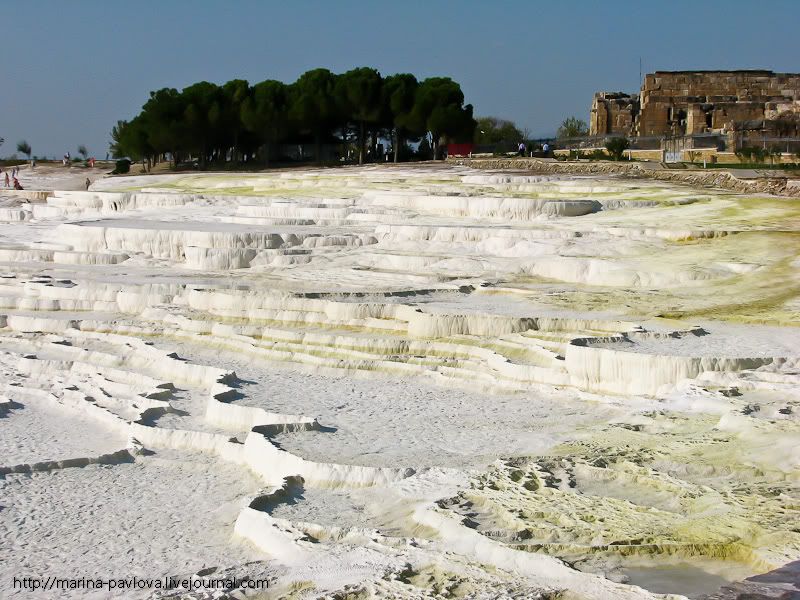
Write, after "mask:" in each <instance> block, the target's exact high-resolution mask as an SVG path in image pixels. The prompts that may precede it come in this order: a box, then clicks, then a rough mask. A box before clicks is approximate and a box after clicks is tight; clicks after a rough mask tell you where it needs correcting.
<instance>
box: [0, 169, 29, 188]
mask: <svg viewBox="0 0 800 600" xmlns="http://www.w3.org/2000/svg"><path fill="white" fill-rule="evenodd" d="M2 171H3V169H0V172H2ZM17 175H19V167H12V168H11V177H9V175H8V171H6V172H5V177H4V180H5V187H6V189H8V188H10V187H12V185H13V187H14V189H15V190H21V189H24V188H23V187H22V185H21V184H20V182H19V179H17Z"/></svg>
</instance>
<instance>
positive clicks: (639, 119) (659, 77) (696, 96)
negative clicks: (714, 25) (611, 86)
mask: <svg viewBox="0 0 800 600" xmlns="http://www.w3.org/2000/svg"><path fill="white" fill-rule="evenodd" d="M786 111H793V112H800V74H798V73H773V72H772V71H656V72H655V73H652V74H648V75H647V76H645V79H644V83H643V84H642V89H641V93H640V95H639V96H638V97H637V96H629V95H627V94H623V93H608V92H599V93H597V94H595V96H594V100H593V102H592V113H591V115H592V116H591V127H590V133H591V134H593V135H604V134H620V135H636V136H663V135H685V134H697V133H704V132H709V131H717V132H720V131H721V130H723V129H724V128H726V126H728V125H729V124H731V123H740V122H745V121H753V120H759V119H774V118H776V117H777V116H778V115H779V114H782V113H784V112H786Z"/></svg>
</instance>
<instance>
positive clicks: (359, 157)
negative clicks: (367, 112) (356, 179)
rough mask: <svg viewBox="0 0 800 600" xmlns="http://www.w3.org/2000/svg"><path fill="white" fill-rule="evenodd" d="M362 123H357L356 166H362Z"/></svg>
mask: <svg viewBox="0 0 800 600" xmlns="http://www.w3.org/2000/svg"><path fill="white" fill-rule="evenodd" d="M364 142H365V140H364V121H359V122H358V164H359V165H363V164H364Z"/></svg>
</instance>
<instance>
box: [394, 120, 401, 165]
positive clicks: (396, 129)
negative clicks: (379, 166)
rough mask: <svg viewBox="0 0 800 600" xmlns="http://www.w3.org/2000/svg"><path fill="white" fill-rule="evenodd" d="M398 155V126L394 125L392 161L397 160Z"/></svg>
mask: <svg viewBox="0 0 800 600" xmlns="http://www.w3.org/2000/svg"><path fill="white" fill-rule="evenodd" d="M399 155H400V128H398V127H395V129H394V162H399V160H398V157H399Z"/></svg>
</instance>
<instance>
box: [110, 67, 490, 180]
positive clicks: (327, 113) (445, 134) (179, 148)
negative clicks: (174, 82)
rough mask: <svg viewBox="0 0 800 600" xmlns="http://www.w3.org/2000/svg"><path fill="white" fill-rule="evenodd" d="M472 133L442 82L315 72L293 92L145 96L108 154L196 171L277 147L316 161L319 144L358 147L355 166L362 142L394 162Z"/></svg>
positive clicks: (238, 83) (264, 156)
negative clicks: (423, 146) (387, 143)
mask: <svg viewBox="0 0 800 600" xmlns="http://www.w3.org/2000/svg"><path fill="white" fill-rule="evenodd" d="M474 128H475V121H474V120H473V118H472V105H470V104H466V105H465V104H464V94H463V92H462V91H461V87H460V85H459V84H458V83H457V82H455V81H453V80H452V79H450V78H448V77H431V78H428V79H425V80H423V81H418V80H417V78H416V77H415V76H414V75H411V74H408V73H401V74H397V75H390V76H388V77H382V76H381V74H380V73H379V72H378V71H377V70H375V69H372V68H368V67H362V68H357V69H353V70H351V71H347V72H346V73H342V74H335V73H332V72H331V71H329V70H327V69H314V70H311V71H307V72H305V73H303V74H302V75H301V76H300V77H299V78H298V79H297V81H295V82H294V83H291V84H286V83H283V82H280V81H275V80H271V79H270V80H266V81H262V82H260V83H256V84H255V85H250V84H249V83H248V82H247V81H244V80H241V79H234V80H232V81H229V82H227V83H225V84H224V85H221V86H220V85H215V84H213V83H209V82H206V81H202V82H199V83H195V84H193V85H190V86H189V87H186V88H184V89H183V90H181V91H178V90H177V89H174V88H164V89H160V90H158V91H155V92H150V98H149V99H148V100H147V102H146V103H145V104H144V106H143V107H142V110H141V112H140V113H139V114H138V115H136V116H135V117H134V118H133V119H131V120H130V121H118V122H117V124H116V126H114V128H113V130H112V132H111V137H112V145H111V150H112V153H113V155H114V157H116V158H120V157H128V158H131V159H133V160H136V161H139V160H146V161H154V162H157V161H158V160H160V159H161V158H163V157H164V156H165V155H167V154H168V155H169V156H170V158H171V160H172V161H173V162H179V161H181V160H185V159H187V158H189V157H193V158H196V159H197V160H198V161H199V163H200V165H201V166H205V165H206V164H207V163H208V162H211V161H216V162H222V161H226V160H231V161H234V162H239V161H242V160H249V159H251V158H253V157H258V158H260V159H261V161H262V162H263V163H264V164H268V161H269V158H270V155H271V154H273V153H274V149H275V146H276V145H277V144H280V143H289V142H291V143H294V142H301V141H310V142H313V146H314V157H315V159H316V160H317V161H319V160H321V157H322V153H321V147H322V144H323V143H331V142H333V143H341V144H355V147H356V149H357V154H358V162H359V163H362V162H363V161H364V159H365V146H366V145H367V140H368V139H370V140H372V141H373V142H375V143H377V140H378V139H387V140H391V145H392V147H393V150H394V160H395V161H398V160H399V159H400V158H401V152H402V150H403V149H404V148H406V147H407V142H409V141H419V140H422V139H424V138H428V139H429V143H430V144H431V146H432V150H433V153H434V156H437V155H438V154H439V146H440V144H441V143H443V142H446V141H466V140H470V139H472V134H473V130H474Z"/></svg>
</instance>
